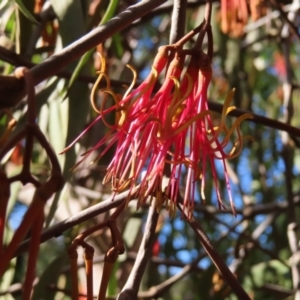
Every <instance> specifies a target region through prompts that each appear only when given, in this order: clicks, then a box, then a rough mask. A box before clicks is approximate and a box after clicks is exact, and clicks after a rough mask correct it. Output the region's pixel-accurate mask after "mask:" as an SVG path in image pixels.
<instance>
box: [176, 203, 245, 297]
mask: <svg viewBox="0 0 300 300" xmlns="http://www.w3.org/2000/svg"><path fill="white" fill-rule="evenodd" d="M177 207H178V208H179V210H180V211H181V212H182V214H183V215H184V217H185V218H186V221H187V222H188V223H189V225H190V226H191V227H192V229H193V230H194V232H195V234H196V235H197V237H198V239H199V241H200V242H201V244H202V246H203V248H204V249H205V251H206V252H207V254H208V255H209V256H210V258H211V259H212V262H213V263H214V264H215V266H216V267H217V269H218V270H219V272H220V273H221V275H222V276H223V277H224V279H225V280H226V281H227V283H228V284H229V285H230V287H231V288H232V290H233V292H234V293H235V294H236V295H237V296H238V299H242V300H250V297H249V296H248V295H247V293H246V292H245V290H244V289H243V288H242V286H241V285H240V283H239V282H238V280H237V278H236V277H235V276H234V275H233V274H232V273H231V271H230V270H229V268H228V267H227V266H226V264H225V263H224V261H223V259H222V258H221V256H220V255H219V253H218V252H217V251H216V250H215V248H214V246H213V245H212V244H211V242H210V240H209V238H208V236H207V235H206V234H205V232H204V231H203V229H202V227H201V226H200V224H199V223H198V222H197V220H196V219H195V218H194V216H193V215H192V217H191V218H188V216H190V215H191V213H190V212H188V211H187V210H186V208H185V207H184V206H183V205H182V204H180V203H178V205H177Z"/></svg>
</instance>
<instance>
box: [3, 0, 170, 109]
mask: <svg viewBox="0 0 300 300" xmlns="http://www.w3.org/2000/svg"><path fill="white" fill-rule="evenodd" d="M164 2H166V0H148V1H142V2H139V3H137V4H136V5H133V6H131V7H129V8H127V9H126V10H125V11H124V12H122V13H120V14H119V15H118V16H116V17H114V18H113V19H111V20H109V21H108V22H107V23H106V24H103V25H101V26H99V27H97V28H96V29H94V30H92V31H91V32H89V33H88V34H86V35H85V36H83V37H82V38H80V39H79V40H77V41H75V42H74V43H72V44H71V45H69V46H67V47H66V48H64V49H63V50H62V51H61V52H59V53H57V54H54V55H53V56H51V57H49V58H48V59H46V60H45V61H44V62H42V63H40V64H39V65H37V66H35V67H33V68H32V69H31V73H32V77H33V81H34V84H35V85H37V84H39V83H41V82H42V81H44V80H45V79H47V78H49V77H51V76H53V75H55V74H56V73H57V72H59V71H60V70H62V69H63V68H64V67H66V66H67V65H68V64H70V63H71V62H73V61H74V60H76V59H78V58H79V57H80V56H82V55H83V54H84V53H85V52H87V51H88V50H90V49H93V48H94V47H96V46H97V45H99V44H101V43H102V42H104V41H105V40H106V39H108V38H109V37H111V36H112V35H113V34H115V33H117V32H119V31H121V30H122V29H124V28H126V27H127V26H128V25H130V24H131V23H133V22H134V21H135V20H137V19H139V18H141V17H142V16H144V15H145V14H146V13H148V12H149V11H151V10H152V9H154V8H155V7H158V6H159V5H161V4H162V3H164ZM0 82H1V81H0ZM0 91H1V94H0V108H5V107H13V106H15V105H16V104H18V103H19V101H20V100H21V99H22V97H23V96H24V92H25V90H24V82H23V81H21V80H18V79H17V78H13V80H12V82H11V83H10V85H9V86H3V85H2V86H0Z"/></svg>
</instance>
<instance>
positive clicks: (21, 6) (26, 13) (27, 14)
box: [15, 0, 40, 25]
mask: <svg viewBox="0 0 300 300" xmlns="http://www.w3.org/2000/svg"><path fill="white" fill-rule="evenodd" d="M15 2H16V4H17V5H18V7H19V9H20V11H21V12H22V14H23V15H24V16H25V17H26V18H27V19H28V20H30V21H31V22H33V23H35V24H37V25H39V24H40V23H39V22H38V21H37V20H36V18H35V17H34V15H33V14H31V12H30V11H29V10H28V9H27V8H26V7H25V5H24V4H23V2H22V0H15Z"/></svg>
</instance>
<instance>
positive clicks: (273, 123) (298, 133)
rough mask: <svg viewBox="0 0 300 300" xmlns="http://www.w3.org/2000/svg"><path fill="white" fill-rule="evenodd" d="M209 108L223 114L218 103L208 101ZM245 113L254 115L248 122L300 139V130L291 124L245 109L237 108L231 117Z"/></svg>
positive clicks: (221, 107) (221, 106)
mask: <svg viewBox="0 0 300 300" xmlns="http://www.w3.org/2000/svg"><path fill="white" fill-rule="evenodd" d="M208 107H209V109H211V110H212V111H215V112H218V113H221V112H222V109H223V105H222V104H220V103H217V102H213V101H208ZM245 113H251V114H252V115H253V119H248V120H247V121H248V122H253V123H257V124H261V125H264V126H266V127H270V128H273V129H277V130H281V131H285V132H288V133H289V134H290V135H292V136H294V137H300V129H299V128H297V127H293V126H291V125H289V124H286V123H283V122H280V121H277V120H273V119H270V118H267V117H264V116H260V115H257V114H253V113H252V112H249V111H247V110H244V109H240V108H236V109H234V110H233V111H231V112H230V113H229V115H230V116H234V117H239V116H241V115H243V114H245Z"/></svg>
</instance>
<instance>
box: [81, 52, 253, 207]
mask: <svg viewBox="0 0 300 300" xmlns="http://www.w3.org/2000/svg"><path fill="white" fill-rule="evenodd" d="M166 49H167V48H163V49H162V50H161V51H160V52H159V53H158V55H157V56H156V58H155V60H154V63H153V66H152V71H151V72H150V74H149V76H148V77H147V78H146V80H145V81H144V82H143V83H142V84H141V85H140V86H139V87H138V88H137V89H135V90H134V91H132V92H128V93H126V95H125V96H124V97H123V98H122V99H120V97H118V96H117V95H116V94H115V93H114V92H113V91H112V90H111V89H110V88H109V83H108V88H106V89H103V90H102V91H103V92H105V93H106V94H107V95H111V96H112V97H113V99H114V101H115V105H113V106H112V107H110V108H109V109H106V110H104V109H103V107H104V105H105V101H103V103H102V107H101V109H100V110H99V111H98V112H99V113H100V115H99V117H98V118H97V119H96V120H95V121H97V120H98V119H100V118H101V119H102V120H103V122H104V123H105V124H106V125H107V126H108V127H109V128H110V130H109V132H108V133H107V134H106V135H105V136H104V138H102V139H101V140H100V141H99V142H98V143H97V144H96V145H95V146H94V147H93V148H92V149H91V150H89V151H88V152H87V153H85V154H84V157H86V156H87V155H89V154H90V153H91V152H92V151H94V150H95V149H98V148H101V149H102V151H101V153H100V156H99V157H101V156H102V155H104V153H105V152H106V151H108V150H109V149H110V148H111V147H112V146H113V145H116V150H115V155H114V158H113V159H112V161H111V163H110V164H109V166H108V168H107V173H106V176H105V178H104V180H103V182H104V183H108V182H111V184H112V190H113V191H114V192H115V193H118V192H121V191H123V190H124V189H129V190H130V191H132V190H133V189H134V188H135V187H136V186H137V185H138V184H140V188H139V194H138V206H139V205H141V204H142V203H144V202H145V200H146V198H148V197H149V196H150V197H151V198H152V197H153V196H155V198H156V205H157V208H158V209H160V208H161V206H162V205H163V204H165V205H166V207H167V208H169V209H170V212H171V213H172V212H174V208H175V205H176V203H177V199H178V194H179V186H180V184H181V183H182V181H183V174H184V172H186V174H187V176H186V184H185V192H184V205H185V206H186V207H187V208H188V211H189V212H190V213H192V211H193V207H194V199H195V197H196V187H197V185H196V184H197V181H200V183H201V198H202V200H205V196H204V188H205V178H206V176H207V174H206V173H207V172H206V168H207V163H208V162H209V164H210V166H211V170H212V176H213V180H214V183H215V187H216V191H217V197H218V203H219V207H220V208H224V205H223V203H222V200H221V196H220V193H219V190H218V179H217V172H216V167H215V160H216V159H219V160H221V161H222V163H223V166H224V172H225V179H226V183H227V188H228V192H229V197H230V202H231V206H232V209H233V211H234V205H233V201H232V199H231V193H230V186H229V179H228V174H227V170H226V164H225V160H226V159H227V158H232V157H235V156H236V155H238V154H239V152H240V151H241V147H242V136H241V134H240V130H239V126H240V123H241V122H242V121H243V120H244V119H246V118H250V117H251V115H250V114H245V115H243V116H241V117H239V118H238V119H237V120H236V121H235V123H234V124H233V126H232V127H231V128H230V129H229V128H227V126H226V124H225V117H226V115H227V114H228V113H229V112H230V111H231V110H232V109H234V107H229V103H230V101H231V99H232V96H233V93H231V94H229V96H228V97H227V99H226V101H225V103H224V108H223V112H222V116H221V121H220V124H219V126H217V127H216V126H214V125H213V122H212V119H211V112H210V111H209V110H208V103H207V91H208V86H209V83H210V81H211V76H212V71H211V61H210V59H209V57H208V56H207V55H206V54H204V53H203V52H200V53H199V54H198V55H193V56H192V58H191V61H190V63H189V65H188V67H187V70H186V72H185V74H184V75H182V72H183V65H184V60H185V56H180V55H175V58H174V59H173V60H172V61H171V63H170V65H169V66H168V69H167V74H166V77H165V79H164V82H163V84H162V86H161V88H160V89H159V91H158V92H157V93H156V94H154V95H152V92H153V88H154V85H155V83H156V81H157V78H158V75H159V74H160V73H161V72H162V71H163V69H164V68H165V67H166V65H167V62H168V52H167V50H166ZM102 75H103V76H105V77H106V75H104V74H102ZM106 79H107V82H109V79H108V78H107V77H106ZM113 110H115V113H116V122H115V124H114V125H110V124H108V123H107V122H106V121H105V116H106V114H107V113H108V112H111V111H113ZM87 130H88V128H87ZM235 131H236V132H237V135H238V139H237V141H236V142H235V143H234V144H233V147H232V149H231V151H230V152H229V153H228V152H225V148H226V149H227V148H228V147H229V145H230V138H231V136H232V134H233V132H235ZM221 136H222V137H223V139H222V140H220V137H221ZM166 174H167V175H168V176H167V177H168V179H167V180H164V176H165V175H166ZM166 198H168V199H170V200H169V201H168V199H166Z"/></svg>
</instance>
